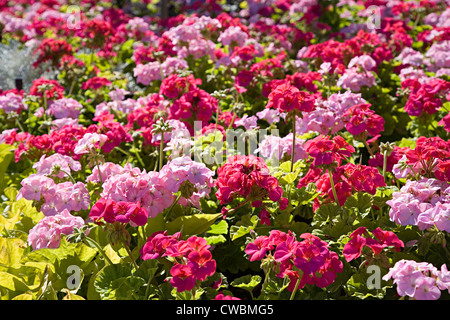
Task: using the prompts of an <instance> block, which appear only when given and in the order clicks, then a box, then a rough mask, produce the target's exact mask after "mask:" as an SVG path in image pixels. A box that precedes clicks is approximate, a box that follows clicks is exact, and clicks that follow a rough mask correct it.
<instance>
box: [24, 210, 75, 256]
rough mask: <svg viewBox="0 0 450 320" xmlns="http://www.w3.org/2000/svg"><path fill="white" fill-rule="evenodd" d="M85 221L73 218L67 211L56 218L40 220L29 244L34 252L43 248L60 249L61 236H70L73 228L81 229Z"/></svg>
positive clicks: (49, 217)
mask: <svg viewBox="0 0 450 320" xmlns="http://www.w3.org/2000/svg"><path fill="white" fill-rule="evenodd" d="M83 225H84V220H83V219H82V218H81V217H77V216H73V215H71V214H70V212H69V211H68V210H67V209H64V210H63V211H62V212H59V213H57V214H56V215H54V216H47V217H44V218H43V219H42V220H40V221H39V222H38V223H37V224H36V225H35V226H34V227H33V228H32V229H31V230H30V232H29V234H28V243H29V245H30V246H32V248H33V250H38V249H42V248H58V247H59V245H60V242H61V235H63V234H64V235H69V234H71V233H72V232H73V228H81V227H82V226H83Z"/></svg>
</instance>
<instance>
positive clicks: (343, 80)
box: [336, 67, 376, 92]
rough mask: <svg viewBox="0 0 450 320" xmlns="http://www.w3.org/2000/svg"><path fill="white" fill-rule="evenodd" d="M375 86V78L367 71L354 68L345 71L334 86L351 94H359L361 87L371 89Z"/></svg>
mask: <svg viewBox="0 0 450 320" xmlns="http://www.w3.org/2000/svg"><path fill="white" fill-rule="evenodd" d="M375 84H376V80H375V76H374V75H373V73H372V72H369V71H367V70H359V69H358V68H356V67H353V68H349V69H347V70H345V72H344V74H343V75H342V76H341V77H340V78H339V80H338V81H337V83H336V85H337V86H339V87H341V88H343V89H350V90H351V91H353V92H360V91H361V88H362V87H369V88H370V87H372V86H374V85H375Z"/></svg>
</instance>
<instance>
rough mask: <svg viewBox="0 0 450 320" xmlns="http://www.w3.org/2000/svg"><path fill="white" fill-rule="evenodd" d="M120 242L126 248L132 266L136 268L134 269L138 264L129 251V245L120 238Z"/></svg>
mask: <svg viewBox="0 0 450 320" xmlns="http://www.w3.org/2000/svg"><path fill="white" fill-rule="evenodd" d="M122 244H123V246H124V247H125V250H127V253H128V256H129V257H130V259H131V262H133V265H134V267H135V268H136V270H137V269H138V268H139V266H138V265H137V263H136V261H135V260H134V258H133V254H132V253H131V250H130V247H129V246H128V245H127V244H126V242H125V241H123V240H122Z"/></svg>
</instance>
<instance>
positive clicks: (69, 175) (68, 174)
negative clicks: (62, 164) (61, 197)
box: [59, 169, 77, 184]
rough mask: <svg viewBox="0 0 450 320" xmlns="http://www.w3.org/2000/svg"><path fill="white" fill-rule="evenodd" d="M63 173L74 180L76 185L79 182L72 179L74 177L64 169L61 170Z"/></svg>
mask: <svg viewBox="0 0 450 320" xmlns="http://www.w3.org/2000/svg"><path fill="white" fill-rule="evenodd" d="M59 170H60V171H61V172H62V173H65V174H66V175H67V176H68V177H69V178H70V180H72V182H73V183H74V184H76V183H77V182H76V181H75V179H74V178H73V177H72V175H71V174H70V173H69V172H67V171H65V170H63V169H59Z"/></svg>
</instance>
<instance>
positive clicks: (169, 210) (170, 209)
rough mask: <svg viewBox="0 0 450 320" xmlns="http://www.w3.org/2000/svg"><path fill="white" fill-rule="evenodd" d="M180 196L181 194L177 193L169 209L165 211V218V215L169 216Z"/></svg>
mask: <svg viewBox="0 0 450 320" xmlns="http://www.w3.org/2000/svg"><path fill="white" fill-rule="evenodd" d="M180 198H181V194H179V195H178V196H177V198H176V199H175V201H174V202H173V203H172V204H171V205H170V207H169V209H167V212H166V214H165V218H166V219H167V217H168V216H169V214H170V212H171V211H172V209H173V207H175V205H176V204H177V203H178V201H179V200H180Z"/></svg>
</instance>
